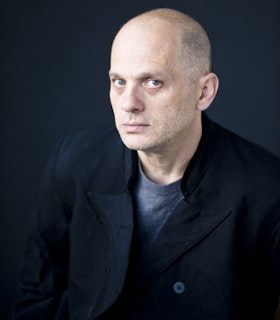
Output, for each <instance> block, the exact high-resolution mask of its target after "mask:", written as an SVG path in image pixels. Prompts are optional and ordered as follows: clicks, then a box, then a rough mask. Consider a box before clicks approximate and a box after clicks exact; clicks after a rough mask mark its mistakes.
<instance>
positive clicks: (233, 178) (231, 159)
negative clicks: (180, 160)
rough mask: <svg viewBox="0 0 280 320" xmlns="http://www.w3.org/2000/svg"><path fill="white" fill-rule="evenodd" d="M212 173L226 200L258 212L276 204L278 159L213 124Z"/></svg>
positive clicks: (279, 176)
mask: <svg viewBox="0 0 280 320" xmlns="http://www.w3.org/2000/svg"><path fill="white" fill-rule="evenodd" d="M214 127H215V130H216V139H215V146H213V148H214V150H215V151H214V153H213V154H214V156H213V158H214V161H213V162H212V164H213V168H214V169H213V171H212V172H214V175H215V177H216V179H217V181H218V183H220V184H221V185H222V186H223V190H224V192H225V193H226V194H227V199H229V198H231V199H233V200H237V199H239V200H240V201H241V202H243V203H244V204H245V206H246V204H247V205H248V204H249V203H250V206H251V207H255V208H260V207H262V206H268V204H269V203H270V204H272V202H274V203H278V206H279V202H280V159H279V157H278V156H276V155H274V154H273V153H271V152H270V151H268V150H266V149H265V148H263V147H261V146H259V145H258V144H256V143H253V142H251V141H248V140H247V139H244V138H242V137H240V136H239V135H237V134H235V133H233V132H232V131H230V130H227V129H225V128H223V127H221V126H220V125H218V124H214Z"/></svg>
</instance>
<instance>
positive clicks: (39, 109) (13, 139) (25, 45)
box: [0, 0, 280, 319]
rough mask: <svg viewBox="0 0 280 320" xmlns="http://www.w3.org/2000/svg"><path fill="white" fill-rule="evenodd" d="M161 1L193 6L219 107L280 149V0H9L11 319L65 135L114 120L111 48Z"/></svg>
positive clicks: (5, 301)
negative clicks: (205, 38) (44, 186)
mask: <svg viewBox="0 0 280 320" xmlns="http://www.w3.org/2000/svg"><path fill="white" fill-rule="evenodd" d="M155 7H173V8H175V9H180V10H183V11H185V12H188V13H190V14H191V15H193V16H194V17H196V18H197V19H198V20H199V21H200V22H201V23H202V24H203V25H204V26H205V28H206V29H207V30H208V33H209V35H210V38H211V39H212V42H213V52H214V66H213V67H214V71H215V72H216V73H217V74H218V75H219V77H220V81H221V86H220V91H219V94H218V97H217V99H216V102H215V103H214V105H213V106H212V108H211V110H210V111H209V114H210V115H211V116H212V118H214V119H215V120H217V121H218V122H220V123H221V124H223V125H224V126H227V127H228V128H230V129H233V130H234V131H236V132H238V133H240V134H241V135H243V136H245V137H246V138H249V139H250V140H253V141H255V142H257V143H259V144H261V145H263V146H265V147H266V148H268V149H269V150H271V151H273V152H274V153H276V154H278V155H280V144H279V137H280V127H279V125H278V122H279V117H280V108H279V98H280V90H279V71H280V67H279V64H280V62H279V61H280V59H279V54H280V12H279V5H278V0H266V1H259V0H254V1H248V0H212V1H211V0H185V1H182V0H181V1H178V0H177V1H176V0H170V1H159V0H153V1H145V0H142V1H139V0H130V1H129V0H127V1H122V0H120V1H104V0H103V1H100V0H94V1H93V0H68V1H66V0H48V1H43V0H25V1H22V0H6V1H3V0H1V1H0V81H1V83H0V112H1V114H0V121H1V127H0V128H1V135H0V139H1V153H0V161H1V165H0V176H1V185H0V188H1V189H0V219H1V220H0V228H1V230H0V248H1V263H0V304H1V308H0V318H1V319H8V318H9V317H8V314H9V313H10V309H11V306H12V305H13V303H14V301H15V299H16V297H17V294H18V292H17V289H16V288H17V286H16V283H17V278H18V273H19V269H20V265H21V261H22V253H23V248H24V240H25V236H26V231H27V228H28V225H29V217H30V213H31V210H32V207H33V205H34V202H35V197H36V190H37V187H38V182H39V179H40V176H41V173H42V169H43V167H44V165H45V162H46V160H47V158H48V156H49V154H50V152H51V149H52V148H53V146H54V144H55V142H56V141H57V139H58V138H59V137H60V136H61V135H63V134H66V133H69V132H74V131H76V130H80V129H83V128H86V127H89V126H94V125H96V124H99V123H103V122H107V121H111V120H112V113H111V110H110V105H109V100H108V85H109V83H108V80H107V72H108V67H109V50H110V44H111V41H112V39H113V36H114V34H115V32H116V31H117V29H118V28H119V26H120V25H121V24H122V23H123V22H124V21H125V20H126V19H128V18H130V17H131V16H133V15H135V14H137V13H140V12H142V11H143V10H147V9H151V8H155Z"/></svg>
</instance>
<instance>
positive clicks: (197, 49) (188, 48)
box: [113, 8, 211, 80]
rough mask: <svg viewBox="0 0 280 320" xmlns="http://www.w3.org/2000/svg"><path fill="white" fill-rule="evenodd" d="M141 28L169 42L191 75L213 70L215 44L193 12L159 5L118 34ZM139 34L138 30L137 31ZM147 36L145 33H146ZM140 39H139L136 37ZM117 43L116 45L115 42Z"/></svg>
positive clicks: (189, 76)
mask: <svg viewBox="0 0 280 320" xmlns="http://www.w3.org/2000/svg"><path fill="white" fill-rule="evenodd" d="M135 27H137V29H141V30H142V32H144V34H145V32H146V35H147V37H148V36H151V35H152V34H153V33H154V34H155V37H156V39H157V40H156V41H157V42H160V41H162V45H165V44H166V42H169V43H170V45H172V46H173V49H174V50H177V51H178V52H177V53H178V54H177V58H178V59H179V63H181V64H182V67H184V68H185V70H186V74H187V76H188V78H189V79H193V80H195V79H197V78H199V77H200V76H203V75H205V74H207V73H209V72H210V70H211V44H210V41H209V38H208V36H207V33H206V32H205V30H204V29H203V27H202V26H201V25H200V24H199V23H198V22H197V21H196V20H195V19H193V18H192V17H190V16H189V15H187V14H185V13H182V12H180V11H176V10H173V9H165V8H164V9H155V10H151V11H148V12H145V13H142V14H140V15H138V16H136V17H134V18H132V19H131V20H129V21H128V22H127V23H126V24H124V26H123V27H122V28H121V29H120V31H119V32H118V34H117V35H116V37H115V40H114V43H115V41H117V40H118V39H119V37H120V36H121V34H122V33H123V32H127V31H128V32H129V31H130V30H132V32H135V31H134V30H133V29H134V28H135ZM135 36H136V34H135ZM142 37H143V34H142ZM136 41H137V40H136ZM114 43H113V46H114Z"/></svg>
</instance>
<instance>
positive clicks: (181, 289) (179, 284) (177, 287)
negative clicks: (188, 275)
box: [173, 281, 185, 294]
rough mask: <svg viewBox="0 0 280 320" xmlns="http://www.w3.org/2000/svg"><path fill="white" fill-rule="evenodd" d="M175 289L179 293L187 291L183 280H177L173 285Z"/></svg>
mask: <svg viewBox="0 0 280 320" xmlns="http://www.w3.org/2000/svg"><path fill="white" fill-rule="evenodd" d="M173 290H174V292H175V293H177V294H182V293H183V292H184V291H185V285H184V284H183V282H180V281H179V282H175V283H174V285H173Z"/></svg>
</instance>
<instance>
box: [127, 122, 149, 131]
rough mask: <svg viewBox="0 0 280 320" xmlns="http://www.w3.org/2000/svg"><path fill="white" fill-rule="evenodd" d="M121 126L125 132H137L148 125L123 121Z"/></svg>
mask: <svg viewBox="0 0 280 320" xmlns="http://www.w3.org/2000/svg"><path fill="white" fill-rule="evenodd" d="M122 127H123V128H124V130H125V132H126V133H137V132H142V131H144V130H145V129H147V128H148V127H149V125H148V124H145V123H138V122H132V123H124V124H123V125H122Z"/></svg>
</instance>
